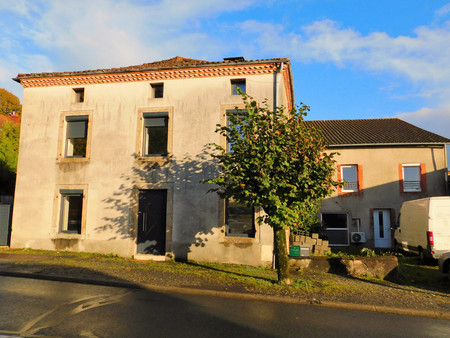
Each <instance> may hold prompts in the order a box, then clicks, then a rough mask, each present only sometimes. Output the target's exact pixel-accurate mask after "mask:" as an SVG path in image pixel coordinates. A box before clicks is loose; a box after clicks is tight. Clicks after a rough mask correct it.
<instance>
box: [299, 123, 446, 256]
mask: <svg viewBox="0 0 450 338" xmlns="http://www.w3.org/2000/svg"><path fill="white" fill-rule="evenodd" d="M307 123H308V125H309V126H311V127H315V128H317V129H319V130H321V131H322V133H323V135H324V137H325V139H326V140H327V143H328V150H329V151H330V152H336V153H337V154H336V156H335V159H336V160H337V171H336V179H337V180H339V181H341V182H343V186H342V187H340V188H338V189H337V191H335V192H334V193H333V194H332V195H331V196H329V197H328V198H326V199H325V200H324V201H323V203H322V209H321V213H320V218H321V220H322V222H323V224H324V225H325V226H326V228H327V230H326V231H325V233H326V235H327V236H328V239H329V241H330V245H334V246H343V247H348V246H351V245H357V247H358V248H360V247H362V246H366V247H372V248H373V247H375V248H391V247H392V246H393V230H392V227H393V226H394V224H395V222H396V220H397V218H398V214H399V210H400V207H401V205H402V203H403V202H404V201H409V200H412V199H418V198H423V197H429V196H443V195H447V194H448V192H449V191H448V184H447V177H448V175H447V158H446V148H445V144H446V143H447V144H448V143H450V140H449V139H447V138H445V137H442V136H439V135H436V134H433V133H431V132H428V131H426V130H423V129H421V128H418V127H416V126H414V125H412V124H409V123H407V122H405V121H402V120H400V119H396V118H387V119H364V120H328V121H307Z"/></svg>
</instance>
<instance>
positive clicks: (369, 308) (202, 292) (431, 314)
mask: <svg viewBox="0 0 450 338" xmlns="http://www.w3.org/2000/svg"><path fill="white" fill-rule="evenodd" d="M0 276H5V277H20V278H31V279H40V280H50V281H57V282H69V283H79V284H91V285H100V286H109V287H119V288H129V289H141V290H142V289H145V290H149V291H154V292H162V293H177V294H187V295H198V296H214V297H222V298H231V299H236V298H239V299H246V300H256V301H264V302H277V303H286V304H299V305H309V306H319V307H320V306H322V307H327V308H335V309H336V308H339V309H347V310H359V311H366V312H375V313H377V312H378V313H391V314H398V315H406V316H415V317H427V318H436V319H443V320H450V313H446V312H444V310H442V312H437V311H426V310H413V309H402V308H394V307H389V306H377V305H365V304H353V303H341V302H330V301H320V300H317V299H310V300H304V299H295V298H287V297H282V296H267V295H259V294H254V293H239V292H231V291H217V290H207V289H195V288H187V287H176V286H156V285H149V284H145V283H139V284H136V283H132V282H116V281H107V280H96V279H82V278H73V277H62V276H51V275H40V274H36V273H27V272H11V271H0Z"/></svg>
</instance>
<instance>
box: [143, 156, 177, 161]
mask: <svg viewBox="0 0 450 338" xmlns="http://www.w3.org/2000/svg"><path fill="white" fill-rule="evenodd" d="M137 160H138V161H139V162H153V163H167V162H170V157H169V156H138V157H137Z"/></svg>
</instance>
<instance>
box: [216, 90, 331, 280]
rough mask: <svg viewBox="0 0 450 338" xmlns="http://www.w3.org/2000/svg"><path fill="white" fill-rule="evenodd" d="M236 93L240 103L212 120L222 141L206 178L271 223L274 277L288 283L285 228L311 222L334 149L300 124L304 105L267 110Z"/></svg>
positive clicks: (325, 188) (326, 190) (327, 186)
mask: <svg viewBox="0 0 450 338" xmlns="http://www.w3.org/2000/svg"><path fill="white" fill-rule="evenodd" d="M242 95H243V98H244V102H245V105H246V108H245V109H244V110H243V111H241V112H240V113H239V114H235V113H228V114H227V116H228V123H227V125H224V126H222V125H217V129H216V132H218V133H220V134H221V135H223V136H224V137H225V138H226V141H227V144H228V146H226V147H224V146H222V145H217V144H215V145H214V146H215V149H216V152H215V153H213V154H212V156H213V157H214V158H216V159H217V160H218V162H219V166H220V169H221V171H220V173H219V175H218V176H217V177H216V178H214V179H211V180H209V181H208V182H209V183H214V184H216V185H217V187H216V188H215V189H212V190H213V191H216V192H217V193H218V194H219V196H221V197H222V198H230V197H233V198H234V199H235V200H237V201H238V202H240V203H245V204H247V205H248V206H253V207H261V208H262V209H263V210H264V216H262V217H261V218H260V219H258V221H259V222H262V221H263V222H265V223H267V224H269V225H270V226H271V227H272V228H273V231H274V238H275V259H276V263H277V268H278V280H279V282H285V283H289V269H288V257H287V249H286V241H285V229H286V228H288V227H293V226H295V227H300V228H302V227H303V228H304V227H305V225H306V223H311V210H312V211H313V212H314V215H313V217H316V212H317V206H318V205H320V201H321V200H322V199H323V198H324V197H326V196H327V195H328V194H330V193H331V191H332V190H333V188H334V187H335V186H337V185H338V184H339V183H338V182H336V181H334V180H333V178H332V176H333V172H334V168H335V161H334V159H333V156H334V153H332V154H327V153H326V152H325V150H326V149H325V142H324V140H323V138H322V136H321V134H320V133H319V131H317V130H316V129H313V128H308V127H306V126H305V124H304V123H303V119H304V116H306V114H307V112H308V111H309V107H308V106H306V105H303V104H302V105H301V106H299V107H296V108H294V109H292V110H290V111H287V110H286V109H284V108H276V109H274V110H270V109H269V107H268V105H267V103H266V102H264V103H263V106H262V107H260V106H259V105H258V104H257V102H256V101H254V100H253V98H251V97H249V96H248V95H246V94H242ZM227 148H228V149H227Z"/></svg>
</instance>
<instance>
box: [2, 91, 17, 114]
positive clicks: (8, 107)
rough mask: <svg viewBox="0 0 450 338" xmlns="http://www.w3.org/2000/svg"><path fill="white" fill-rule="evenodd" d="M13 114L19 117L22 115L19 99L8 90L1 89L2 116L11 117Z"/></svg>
mask: <svg viewBox="0 0 450 338" xmlns="http://www.w3.org/2000/svg"><path fill="white" fill-rule="evenodd" d="M13 112H15V113H16V114H18V115H20V114H21V113H22V105H21V104H20V100H19V98H18V97H17V96H15V95H14V94H12V93H10V92H9V91H7V90H6V89H3V88H0V114H1V115H10V114H12V113H13Z"/></svg>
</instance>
